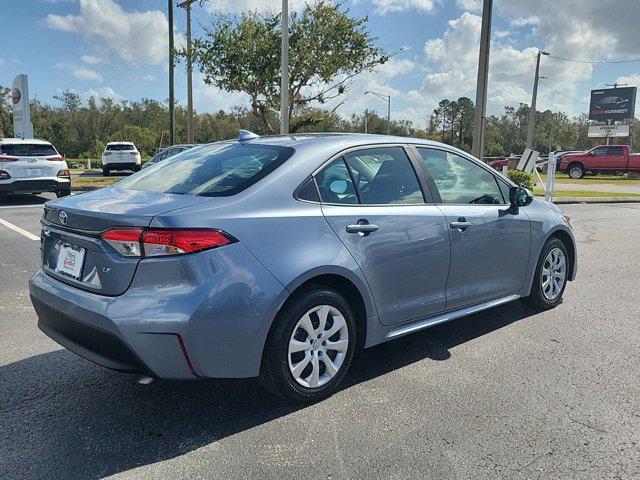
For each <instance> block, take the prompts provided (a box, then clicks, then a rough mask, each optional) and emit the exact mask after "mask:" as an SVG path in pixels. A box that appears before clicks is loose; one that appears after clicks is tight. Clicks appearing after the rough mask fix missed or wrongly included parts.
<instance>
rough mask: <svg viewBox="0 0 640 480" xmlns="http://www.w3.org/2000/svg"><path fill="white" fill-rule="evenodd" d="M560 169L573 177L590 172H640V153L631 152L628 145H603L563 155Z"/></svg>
mask: <svg viewBox="0 0 640 480" xmlns="http://www.w3.org/2000/svg"><path fill="white" fill-rule="evenodd" d="M560 170H562V171H563V172H566V173H568V174H569V176H570V177H571V178H575V179H578V178H582V177H584V176H585V174H586V173H587V172H590V173H627V172H640V153H631V154H630V153H629V146H628V145H601V146H599V147H594V148H592V149H591V150H587V151H586V152H584V153H567V154H565V155H563V157H562V162H561V163H560Z"/></svg>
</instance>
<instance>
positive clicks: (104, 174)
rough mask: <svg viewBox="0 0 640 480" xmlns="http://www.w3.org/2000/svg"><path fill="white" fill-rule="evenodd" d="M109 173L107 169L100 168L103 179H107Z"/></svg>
mask: <svg viewBox="0 0 640 480" xmlns="http://www.w3.org/2000/svg"><path fill="white" fill-rule="evenodd" d="M109 173H111V172H110V170H109V169H108V168H107V167H102V176H103V177H108V176H109Z"/></svg>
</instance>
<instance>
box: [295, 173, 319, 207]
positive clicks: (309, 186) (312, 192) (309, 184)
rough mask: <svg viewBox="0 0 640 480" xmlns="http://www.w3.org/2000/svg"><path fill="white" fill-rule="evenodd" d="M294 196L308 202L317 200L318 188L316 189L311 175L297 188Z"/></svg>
mask: <svg viewBox="0 0 640 480" xmlns="http://www.w3.org/2000/svg"><path fill="white" fill-rule="evenodd" d="M295 198H297V199H298V200H306V201H308V202H319V201H320V197H318V190H316V184H315V182H314V181H313V177H309V178H307V179H306V180H305V181H304V183H303V184H302V185H300V187H298V190H297V191H296V194H295Z"/></svg>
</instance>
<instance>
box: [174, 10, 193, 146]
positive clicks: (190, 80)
mask: <svg viewBox="0 0 640 480" xmlns="http://www.w3.org/2000/svg"><path fill="white" fill-rule="evenodd" d="M197 1H198V0H184V1H183V2H182V3H179V4H178V7H180V8H184V9H185V10H186V11H187V143H193V136H194V131H193V130H194V129H193V65H192V61H191V4H192V3H195V2H197Z"/></svg>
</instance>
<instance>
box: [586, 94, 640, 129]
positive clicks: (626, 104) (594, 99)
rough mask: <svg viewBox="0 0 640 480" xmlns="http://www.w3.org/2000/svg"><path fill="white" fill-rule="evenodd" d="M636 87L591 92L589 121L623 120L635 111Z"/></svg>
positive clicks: (630, 116) (631, 116) (631, 115)
mask: <svg viewBox="0 0 640 480" xmlns="http://www.w3.org/2000/svg"><path fill="white" fill-rule="evenodd" d="M636 91H637V88H636V87H623V88H605V89H602V90H591V103H590V105H589V120H600V121H607V120H625V119H627V118H633V115H634V112H635V110H636Z"/></svg>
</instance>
